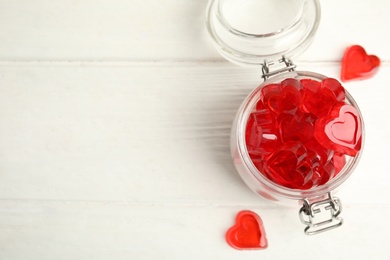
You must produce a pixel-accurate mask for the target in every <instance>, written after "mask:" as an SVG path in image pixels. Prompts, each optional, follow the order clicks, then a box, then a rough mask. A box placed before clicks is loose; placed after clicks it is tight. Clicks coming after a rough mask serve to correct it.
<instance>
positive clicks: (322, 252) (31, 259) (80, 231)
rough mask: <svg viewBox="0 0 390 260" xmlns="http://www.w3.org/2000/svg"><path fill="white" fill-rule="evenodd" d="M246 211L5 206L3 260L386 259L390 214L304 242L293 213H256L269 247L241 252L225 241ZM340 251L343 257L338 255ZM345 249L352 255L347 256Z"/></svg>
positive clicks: (368, 216)
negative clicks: (240, 215)
mask: <svg viewBox="0 0 390 260" xmlns="http://www.w3.org/2000/svg"><path fill="white" fill-rule="evenodd" d="M241 209H242V207H208V206H198V207H196V206H191V205H182V206H180V207H179V206H172V205H132V204H126V203H96V202H95V203H94V202H53V201H51V202H48V201H46V202H45V201H40V202H37V201H35V202H28V201H27V202H26V201H25V202H24V201H0V228H1V230H2V231H1V232H0V245H1V246H0V255H1V258H2V259H13V260H19V259H23V260H35V259H36V260H45V259H112V258H115V259H183V258H185V259H194V260H195V259H196V260H198V259H205V258H223V259H238V258H245V259H259V258H261V259H283V258H285V257H286V254H288V256H289V258H290V259H301V258H302V255H310V256H311V257H313V258H315V259H330V258H336V259H350V258H352V259H367V258H373V259H388V258H389V257H390V252H389V250H388V247H387V242H388V240H389V238H390V237H389V233H388V229H383V223H386V221H387V219H388V216H389V215H390V208H389V207H388V206H386V207H382V208H381V210H380V211H379V210H376V208H373V207H371V206H354V207H347V208H346V209H345V214H344V218H345V224H344V225H343V226H342V227H340V228H339V229H337V230H334V231H332V232H328V233H324V234H321V235H317V236H313V237H306V236H305V235H304V234H303V229H302V228H303V226H302V225H301V223H300V222H299V220H298V215H297V214H296V212H295V210H292V209H279V208H270V207H253V208H252V210H254V211H256V212H257V213H258V214H260V216H261V217H262V219H263V222H264V225H265V229H266V232H267V238H268V242H269V247H268V248H267V249H266V250H261V251H237V250H234V249H232V248H230V247H229V246H228V245H227V244H226V242H225V240H224V234H225V232H226V230H227V229H228V228H229V227H230V226H231V225H233V223H234V217H235V214H236V212H238V211H239V210H241ZM341 248H343V249H345V250H341ZM346 249H348V250H346Z"/></svg>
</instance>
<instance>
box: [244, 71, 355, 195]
mask: <svg viewBox="0 0 390 260" xmlns="http://www.w3.org/2000/svg"><path fill="white" fill-rule="evenodd" d="M245 141H246V148H247V151H248V154H249V156H250V158H251V160H252V162H253V164H254V165H255V167H256V168H257V169H258V170H259V171H260V172H261V173H262V174H263V175H264V176H265V177H266V178H267V179H269V180H270V181H272V182H274V183H276V184H278V185H281V186H284V187H287V188H291V189H299V190H307V189H311V188H314V187H317V186H321V185H323V184H325V183H327V182H328V181H329V180H331V179H332V178H334V177H335V176H337V174H338V173H340V172H341V171H342V169H343V168H344V166H345V165H346V162H347V158H348V157H354V156H356V155H357V154H358V152H359V151H360V149H361V143H362V121H361V118H360V115H359V112H358V111H357V110H356V108H355V107H354V106H352V105H351V104H350V103H349V102H348V100H347V99H346V93H345V90H344V88H343V86H342V85H341V84H340V83H339V82H338V81H337V80H335V79H332V78H325V79H323V80H322V81H317V80H313V79H301V80H298V79H294V78H288V79H285V80H283V81H282V82H280V83H272V84H268V85H266V86H264V87H263V88H262V89H261V91H260V98H259V100H258V101H257V103H256V105H255V106H254V108H253V110H252V111H251V114H250V115H249V118H248V120H247V125H246V131H245Z"/></svg>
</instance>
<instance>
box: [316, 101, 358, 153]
mask: <svg viewBox="0 0 390 260" xmlns="http://www.w3.org/2000/svg"><path fill="white" fill-rule="evenodd" d="M314 137H315V138H316V139H317V141H318V142H319V143H320V144H321V145H322V146H324V147H325V148H328V149H332V150H334V151H335V152H337V153H344V154H347V155H350V156H356V154H357V153H358V152H359V151H360V149H361V144H362V122H361V120H360V117H359V113H358V111H357V110H356V109H355V108H354V107H353V106H351V105H349V104H339V105H336V106H335V107H334V108H333V109H332V111H331V113H330V115H329V116H327V117H323V118H320V119H318V120H317V122H316V124H315V128H314Z"/></svg>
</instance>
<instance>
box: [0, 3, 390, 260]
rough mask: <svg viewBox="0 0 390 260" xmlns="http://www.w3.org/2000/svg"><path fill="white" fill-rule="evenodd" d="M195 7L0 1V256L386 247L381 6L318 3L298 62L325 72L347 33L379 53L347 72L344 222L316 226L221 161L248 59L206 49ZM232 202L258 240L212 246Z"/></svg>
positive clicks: (326, 253)
mask: <svg viewBox="0 0 390 260" xmlns="http://www.w3.org/2000/svg"><path fill="white" fill-rule="evenodd" d="M206 3H207V1H205V0H201V1H197V0H185V1H180V0H166V1H151V0H145V1H139V0H127V1H125V0H112V1H108V0H95V1H92V0H83V1H79V0H68V1H57V0H54V1H49V0H37V1H26V0H14V1H0V118H1V123H0V260H3V259H4V260H5V259H7V260H8V259H12V260H26V259H27V260H30V259H31V260H46V259H183V258H185V259H243V258H245V259H259V258H261V259H284V258H286V256H288V257H289V258H290V259H302V256H307V255H309V256H310V257H313V258H315V259H330V258H332V259H368V258H372V259H389V258H390V252H389V250H387V248H388V247H387V244H386V243H387V241H389V239H390V235H389V229H388V228H387V226H386V223H387V222H386V221H387V220H388V219H389V217H390V196H389V188H388V183H389V182H390V179H389V175H388V167H387V160H388V158H387V157H388V156H387V154H388V153H387V151H388V147H389V146H390V139H389V137H390V134H389V133H390V102H388V97H389V94H390V90H389V87H388V75H389V74H390V63H389V61H390V49H389V48H388V46H389V44H390V36H389V34H387V33H385V30H384V29H383V28H384V25H387V24H389V23H390V18H389V16H388V9H389V6H390V5H389V3H390V2H388V1H385V0H374V1H352V0H345V1H336V0H327V1H321V4H322V9H323V12H322V22H321V25H320V28H319V31H318V34H317V36H316V38H315V40H314V42H313V44H312V45H311V47H310V48H309V49H308V50H307V51H306V52H305V53H304V54H303V55H302V56H301V57H300V58H299V60H297V61H296V63H297V64H298V68H299V70H308V71H314V72H318V73H321V74H325V75H327V76H330V77H335V78H339V71H340V64H339V62H338V61H339V60H340V58H341V56H342V52H343V50H344V48H345V47H346V46H348V45H350V44H354V43H358V44H361V45H363V46H364V47H366V49H367V51H368V52H370V53H375V54H377V55H378V56H379V57H380V58H381V59H382V61H383V63H382V66H381V69H380V71H379V73H378V74H377V75H376V76H375V77H374V78H372V79H370V80H365V81H360V82H351V83H347V84H345V87H346V88H347V89H348V91H349V92H350V93H351V94H352V95H353V97H354V98H355V99H356V101H357V102H358V104H359V106H360V109H361V111H362V113H363V116H364V121H365V125H366V142H365V147H364V153H363V156H362V159H361V161H360V163H359V165H358V167H357V169H356V170H355V172H354V173H353V175H352V176H351V177H350V179H349V180H348V181H347V182H346V183H345V184H343V186H342V188H341V189H340V190H339V191H338V193H337V196H338V197H340V198H341V200H342V201H343V204H344V211H343V213H342V217H343V218H344V220H345V224H344V226H343V227H341V228H340V229H338V230H334V231H332V232H328V233H325V234H322V235H319V236H315V237H306V236H304V235H303V226H302V224H301V223H300V221H299V219H298V214H297V211H298V209H297V208H288V207H283V206H280V205H277V204H272V203H271V202H269V201H266V200H265V199H262V198H260V197H258V196H256V195H255V194H254V193H252V192H251V191H250V190H249V189H248V188H247V186H246V185H245V184H244V183H243V182H242V181H241V179H240V177H239V176H238V174H237V173H236V171H235V169H234V166H233V164H232V161H231V159H230V151H229V133H230V127H231V124H232V120H233V118H234V116H235V113H236V111H237V108H238V106H239V105H240V103H241V102H242V100H243V99H244V98H245V96H246V95H247V94H248V93H249V92H250V91H251V90H253V89H254V88H255V87H256V86H257V85H258V84H259V83H260V82H261V78H260V71H259V70H258V69H247V68H240V67H238V66H235V65H233V64H229V63H228V62H225V61H223V59H222V58H221V57H220V56H219V55H218V54H217V52H216V51H215V50H214V49H213V47H212V45H211V43H210V41H209V40H208V38H207V35H206V33H205V28H204V13H205V6H206ZM242 209H250V210H254V211H256V212H257V213H259V214H260V216H261V217H262V219H263V221H264V224H265V229H266V232H267V234H268V240H269V248H268V249H266V250H263V251H254V252H248V251H243V252H242V251H236V250H234V249H231V248H230V247H228V245H227V244H226V243H225V241H224V232H225V231H226V230H227V228H228V227H229V226H230V225H232V224H233V221H234V216H235V214H236V213H237V212H238V211H239V210H242Z"/></svg>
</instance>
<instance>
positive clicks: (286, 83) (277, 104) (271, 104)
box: [261, 79, 302, 115]
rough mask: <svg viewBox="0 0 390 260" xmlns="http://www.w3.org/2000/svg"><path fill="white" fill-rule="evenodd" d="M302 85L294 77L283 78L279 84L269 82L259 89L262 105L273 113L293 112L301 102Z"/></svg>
mask: <svg viewBox="0 0 390 260" xmlns="http://www.w3.org/2000/svg"><path fill="white" fill-rule="evenodd" d="M301 89H302V86H301V84H300V82H299V81H297V80H295V79H285V80H283V81H282V82H281V83H280V84H270V85H267V86H265V87H264V88H263V89H262V90H261V94H262V98H263V99H262V101H263V103H264V106H265V107H266V108H268V109H269V110H271V111H272V112H274V113H275V114H277V115H278V114H281V113H290V114H294V113H295V112H296V111H297V110H298V106H299V104H300V102H301V93H300V90H301Z"/></svg>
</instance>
